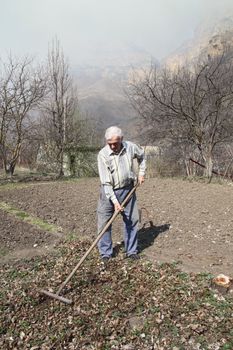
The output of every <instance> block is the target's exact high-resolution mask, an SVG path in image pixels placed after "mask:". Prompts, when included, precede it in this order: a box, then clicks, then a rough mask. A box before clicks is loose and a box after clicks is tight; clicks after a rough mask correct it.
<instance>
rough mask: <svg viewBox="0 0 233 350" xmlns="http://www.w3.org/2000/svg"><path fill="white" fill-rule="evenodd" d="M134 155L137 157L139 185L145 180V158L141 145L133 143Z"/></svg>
mask: <svg viewBox="0 0 233 350" xmlns="http://www.w3.org/2000/svg"><path fill="white" fill-rule="evenodd" d="M134 157H135V158H137V161H138V167H139V171H138V181H139V184H140V185H141V184H142V183H143V182H144V181H145V173H146V158H145V152H144V150H143V148H142V147H140V146H138V145H136V144H134Z"/></svg>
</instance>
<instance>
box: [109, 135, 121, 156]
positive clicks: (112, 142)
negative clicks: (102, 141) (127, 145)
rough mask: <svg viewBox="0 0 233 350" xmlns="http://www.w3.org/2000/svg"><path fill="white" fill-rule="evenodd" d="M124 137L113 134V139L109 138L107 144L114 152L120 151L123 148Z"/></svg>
mask: <svg viewBox="0 0 233 350" xmlns="http://www.w3.org/2000/svg"><path fill="white" fill-rule="evenodd" d="M122 139H123V137H119V136H113V137H112V138H111V139H109V140H107V144H108V145H109V147H110V148H111V150H112V151H113V152H114V153H119V152H120V150H121V148H122Z"/></svg>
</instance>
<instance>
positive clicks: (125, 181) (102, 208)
mask: <svg viewBox="0 0 233 350" xmlns="http://www.w3.org/2000/svg"><path fill="white" fill-rule="evenodd" d="M105 139H106V146H105V147H104V148H102V149H101V151H100V152H99V154H98V169H99V176H100V181H101V189H100V198H99V202H98V209H97V213H98V230H99V232H100V231H101V229H102V228H103V227H104V225H105V224H106V223H107V221H108V220H109V219H110V217H111V216H112V214H113V213H114V210H117V211H121V214H122V217H123V221H124V244H125V251H126V256H127V257H129V258H131V259H139V256H138V250H137V245H138V242H137V226H138V209H137V202H136V195H135V193H134V195H133V196H132V197H131V199H130V200H129V202H128V204H127V205H126V206H125V208H122V207H121V203H122V201H123V200H124V198H125V197H126V196H127V194H128V193H129V192H130V190H131V189H132V187H133V184H134V180H135V178H136V177H137V176H136V174H135V173H134V171H133V159H137V162H138V165H139V167H138V168H139V172H138V181H139V184H142V183H143V182H144V176H145V168H146V167H145V156H144V151H143V149H142V148H141V147H140V146H138V145H136V144H134V143H132V142H129V141H123V133H122V131H121V129H119V128H118V127H116V126H112V127H110V128H108V129H107V130H106V132H105ZM98 248H99V252H100V255H101V257H102V259H103V261H107V260H108V259H110V258H111V257H112V254H113V246H112V237H111V227H110V228H109V229H108V230H107V231H106V233H105V234H104V235H103V237H102V238H101V239H100V241H99V243H98Z"/></svg>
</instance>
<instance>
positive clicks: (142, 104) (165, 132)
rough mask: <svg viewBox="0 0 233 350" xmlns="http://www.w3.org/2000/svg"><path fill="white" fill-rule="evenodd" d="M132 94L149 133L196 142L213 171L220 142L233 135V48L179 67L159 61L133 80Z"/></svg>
mask: <svg viewBox="0 0 233 350" xmlns="http://www.w3.org/2000/svg"><path fill="white" fill-rule="evenodd" d="M129 97H130V100H131V103H132V104H133V106H134V107H135V108H136V109H137V111H138V112H139V113H140V115H141V116H142V117H143V118H144V119H145V120H146V122H147V124H148V125H149V132H150V133H151V136H152V137H154V138H155V139H156V137H158V134H160V137H168V136H169V137H172V138H173V139H177V140H179V141H182V142H183V143H184V144H187V145H190V144H191V145H193V147H194V150H195V148H197V149H198V150H199V152H200V154H201V157H202V158H203V160H204V162H205V175H206V176H207V177H208V178H211V176H212V169H213V153H214V149H215V147H216V145H217V144H219V143H223V142H227V141H228V140H230V139H232V137H233V114H232V109H233V67H232V57H231V56H230V55H229V51H227V50H226V51H224V52H223V53H222V54H221V55H220V56H215V57H210V56H209V57H208V59H206V60H205V61H202V60H201V58H199V61H198V62H197V64H196V65H195V67H193V68H192V69H191V68H187V67H183V68H180V69H179V70H178V71H176V72H171V71H169V70H168V69H164V70H162V71H160V72H158V71H157V70H156V68H155V67H152V69H151V70H150V71H149V72H147V73H146V75H145V76H144V77H143V79H137V80H135V81H134V82H132V83H131V86H130V93H129Z"/></svg>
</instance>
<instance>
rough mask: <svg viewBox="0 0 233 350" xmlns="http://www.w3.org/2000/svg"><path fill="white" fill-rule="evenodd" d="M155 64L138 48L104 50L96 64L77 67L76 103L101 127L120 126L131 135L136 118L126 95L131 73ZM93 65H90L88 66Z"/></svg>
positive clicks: (75, 72)
mask: <svg viewBox="0 0 233 350" xmlns="http://www.w3.org/2000/svg"><path fill="white" fill-rule="evenodd" d="M152 61H155V60H154V59H153V58H152V57H151V55H150V54H149V53H147V52H145V51H143V50H141V49H138V48H137V47H133V46H123V47H118V48H114V49H111V50H110V49H108V50H107V51H106V50H103V52H99V54H98V55H97V56H95V61H94V62H92V61H89V63H88V64H86V65H82V66H76V67H75V68H74V75H75V77H76V79H77V86H78V93H79V104H80V107H81V109H82V110H84V111H87V112H88V114H90V115H91V117H92V118H94V119H97V120H100V122H101V123H100V125H103V127H104V128H105V127H108V126H111V125H113V124H117V125H120V126H121V127H123V128H124V129H128V131H129V134H131V133H132V125H133V124H134V122H136V120H137V115H136V113H135V111H134V110H133V108H132V107H131V106H130V103H129V101H128V99H127V97H126V94H125V88H126V86H127V83H128V81H129V77H130V74H132V71H133V70H136V71H137V70H140V69H145V68H147V67H149V66H150V65H151V63H152ZM91 63H93V64H91Z"/></svg>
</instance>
